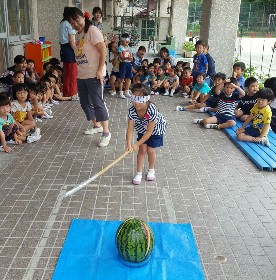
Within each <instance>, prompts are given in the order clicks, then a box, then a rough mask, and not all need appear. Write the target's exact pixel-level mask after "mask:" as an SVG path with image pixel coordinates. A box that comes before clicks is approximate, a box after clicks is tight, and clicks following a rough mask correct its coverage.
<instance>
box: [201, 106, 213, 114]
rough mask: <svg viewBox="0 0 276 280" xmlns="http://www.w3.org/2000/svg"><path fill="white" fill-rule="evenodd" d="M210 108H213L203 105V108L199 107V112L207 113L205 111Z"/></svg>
mask: <svg viewBox="0 0 276 280" xmlns="http://www.w3.org/2000/svg"><path fill="white" fill-rule="evenodd" d="M210 109H211V107H201V108H200V109H199V112H201V113H205V112H208V111H209V110H210Z"/></svg>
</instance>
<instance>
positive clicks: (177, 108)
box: [175, 106, 185, 111]
mask: <svg viewBox="0 0 276 280" xmlns="http://www.w3.org/2000/svg"><path fill="white" fill-rule="evenodd" d="M175 111H185V107H183V106H176V108H175Z"/></svg>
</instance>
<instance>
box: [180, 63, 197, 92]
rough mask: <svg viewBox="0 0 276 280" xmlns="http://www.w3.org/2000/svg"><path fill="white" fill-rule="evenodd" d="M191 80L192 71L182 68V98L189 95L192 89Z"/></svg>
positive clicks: (188, 68)
mask: <svg viewBox="0 0 276 280" xmlns="http://www.w3.org/2000/svg"><path fill="white" fill-rule="evenodd" d="M193 80H194V78H193V76H192V69H191V68H190V67H185V68H183V73H182V78H181V87H182V90H183V95H184V96H188V95H190V94H191V92H192V88H193Z"/></svg>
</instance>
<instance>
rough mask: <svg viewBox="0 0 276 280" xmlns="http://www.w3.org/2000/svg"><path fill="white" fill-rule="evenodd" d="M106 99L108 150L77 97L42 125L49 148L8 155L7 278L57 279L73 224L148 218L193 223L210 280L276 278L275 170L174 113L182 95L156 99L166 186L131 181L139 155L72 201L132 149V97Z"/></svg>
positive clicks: (4, 174) (1, 270) (2, 222)
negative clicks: (91, 131)
mask: <svg viewBox="0 0 276 280" xmlns="http://www.w3.org/2000/svg"><path fill="white" fill-rule="evenodd" d="M106 100H107V106H108V108H109V111H110V124H111V131H112V140H111V143H110V145H109V146H108V147H107V148H98V147H97V143H98V140H99V138H100V135H95V136H86V135H84V134H83V131H84V130H85V129H86V128H87V122H86V121H85V118H84V115H83V113H82V110H81V108H80V106H79V103H78V102H76V101H74V102H64V103H62V104H60V105H57V106H55V108H54V119H53V120H47V121H43V123H42V124H39V126H40V127H41V129H42V139H41V140H40V141H39V142H37V143H33V144H24V145H22V146H16V147H15V148H14V152H13V153H11V154H5V153H1V154H0V186H1V189H0V217H1V219H0V258H1V259H0V275H1V276H0V278H1V279H3V280H8V279H9V280H10V279H12V280H20V279H26V280H32V279H37V280H41V279H51V276H52V273H53V271H54V269H55V265H56V262H57V259H58V256H59V253H60V250H61V248H62V245H63V241H64V239H65V236H66V234H67V231H68V228H69V225H70V222H71V219H72V218H75V217H76V218H88V219H102V220H118V219H125V218H126V217H129V216H138V217H141V218H142V219H144V220H146V221H158V222H172V223H192V226H193V230H194V235H195V238H196V242H197V246H198V250H199V253H200V256H201V260H202V264H203V267H204V272H205V275H206V279H210V280H216V279H218V280H224V279H228V280H230V279H233V280H238V279H248V280H249V279H250V280H252V279H256V280H257V279H258V280H259V279H265V280H275V279H276V246H275V243H276V176H275V173H269V172H261V171H259V170H257V169H256V167H255V166H254V165H253V164H252V163H251V162H250V160H248V159H247V158H246V157H245V156H244V155H243V154H242V152H240V151H239V150H238V149H237V148H236V147H235V146H234V144H232V143H231V142H230V140H229V139H228V138H227V137H226V135H225V134H224V133H223V132H221V131H216V130H207V129H203V128H201V127H199V126H198V125H196V124H192V119H193V118H194V117H197V116H199V115H200V114H199V113H189V112H175V111H173V109H174V107H175V106H176V105H178V104H179V103H180V102H183V100H184V99H180V98H179V97H173V98H170V97H162V96H156V97H154V98H153V100H154V102H156V104H157V106H158V107H159V109H160V111H161V112H162V113H163V114H164V115H165V116H166V118H167V120H168V122H169V126H168V129H167V133H166V136H165V145H164V147H163V148H162V149H158V150H157V159H158V160H157V166H156V172H157V180H156V182H152V183H148V182H143V183H142V184H141V185H140V186H136V187H134V186H133V185H132V184H131V183H130V182H131V179H132V175H133V173H134V171H135V161H136V157H135V155H133V154H132V155H129V156H127V157H126V158H125V159H124V160H123V161H121V162H120V163H118V164H117V165H115V166H114V167H113V168H112V169H111V170H109V171H108V172H106V173H105V174H104V175H103V176H101V177H100V178H98V179H97V180H96V181H94V182H92V183H91V184H90V185H89V186H88V187H85V188H84V189H83V190H80V191H79V192H77V193H76V194H74V195H73V196H72V197H68V198H63V197H64V194H65V192H66V191H68V190H70V189H72V188H73V187H74V186H76V184H79V183H81V182H83V181H84V180H86V179H87V178H89V177H91V176H92V175H94V174H95V173H97V172H98V171H100V170H101V169H102V168H103V167H104V166H106V165H107V164H108V163H110V162H111V161H113V160H114V159H115V158H117V157H118V156H119V155H121V154H122V153H123V152H124V146H125V130H126V120H127V119H126V116H127V102H128V101H127V100H122V99H118V98H116V97H110V96H107V97H106ZM201 116H202V115H201ZM145 169H146V168H145ZM220 256H224V257H225V258H226V259H225V258H223V257H222V258H220ZM61 280H62V279H61ZM66 280H70V279H66ZM72 280H74V279H72ZM177 280H178V279H177Z"/></svg>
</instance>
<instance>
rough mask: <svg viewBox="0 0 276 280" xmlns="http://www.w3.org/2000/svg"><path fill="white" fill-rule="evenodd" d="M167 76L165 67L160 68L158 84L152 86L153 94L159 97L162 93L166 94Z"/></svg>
mask: <svg viewBox="0 0 276 280" xmlns="http://www.w3.org/2000/svg"><path fill="white" fill-rule="evenodd" d="M166 79H167V76H166V75H165V69H164V68H163V67H159V68H158V71H157V79H156V83H155V84H154V85H152V90H153V92H154V93H155V94H156V95H158V94H159V93H161V92H164V86H163V84H164V82H165V81H166Z"/></svg>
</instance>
